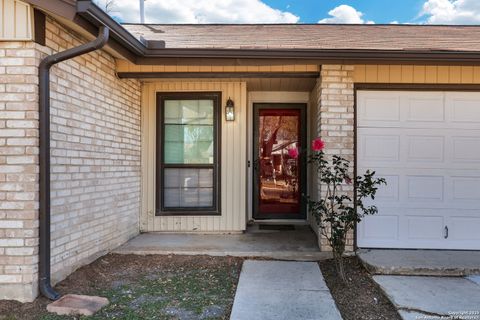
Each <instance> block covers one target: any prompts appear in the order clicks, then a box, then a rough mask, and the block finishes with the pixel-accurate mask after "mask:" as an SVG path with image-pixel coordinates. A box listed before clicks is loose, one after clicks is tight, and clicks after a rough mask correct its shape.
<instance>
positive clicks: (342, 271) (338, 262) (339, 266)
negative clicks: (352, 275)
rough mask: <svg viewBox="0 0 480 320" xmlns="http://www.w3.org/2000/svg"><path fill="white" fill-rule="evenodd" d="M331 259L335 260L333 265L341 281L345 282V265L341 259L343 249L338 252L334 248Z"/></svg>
mask: <svg viewBox="0 0 480 320" xmlns="http://www.w3.org/2000/svg"><path fill="white" fill-rule="evenodd" d="M333 259H334V260H335V266H336V269H337V273H338V275H339V276H340V278H341V279H342V281H343V283H345V284H347V276H346V275H345V265H344V261H343V251H342V252H338V251H337V250H334V252H333Z"/></svg>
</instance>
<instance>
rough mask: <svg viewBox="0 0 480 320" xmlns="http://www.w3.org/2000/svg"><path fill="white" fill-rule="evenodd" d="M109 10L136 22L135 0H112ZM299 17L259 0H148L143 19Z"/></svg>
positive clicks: (288, 19)
mask: <svg viewBox="0 0 480 320" xmlns="http://www.w3.org/2000/svg"><path fill="white" fill-rule="evenodd" d="M114 2H115V9H114V10H112V12H110V13H111V14H112V15H114V16H117V17H119V18H120V19H121V20H122V21H123V22H139V20H140V14H139V1H138V0H135V1H134V0H114ZM298 20H299V17H298V16H296V15H294V14H293V13H291V12H288V11H281V10H278V9H275V8H272V7H270V6H268V5H266V4H265V3H263V2H262V1H261V0H148V1H145V21H146V22H147V23H296V22H298Z"/></svg>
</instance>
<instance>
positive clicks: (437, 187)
mask: <svg viewBox="0 0 480 320" xmlns="http://www.w3.org/2000/svg"><path fill="white" fill-rule="evenodd" d="M406 180H407V181H406V182H407V183H406V188H407V190H406V194H407V199H406V201H409V202H418V201H421V202H425V201H443V199H444V180H443V176H435V175H421V176H406Z"/></svg>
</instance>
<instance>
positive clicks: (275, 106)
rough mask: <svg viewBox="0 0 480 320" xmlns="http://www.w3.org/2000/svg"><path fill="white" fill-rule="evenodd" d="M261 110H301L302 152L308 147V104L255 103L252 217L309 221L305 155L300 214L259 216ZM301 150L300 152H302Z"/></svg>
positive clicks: (303, 154) (301, 182)
mask: <svg viewBox="0 0 480 320" xmlns="http://www.w3.org/2000/svg"><path fill="white" fill-rule="evenodd" d="M261 109H299V110H300V143H301V147H302V150H305V149H306V147H307V116H306V110H307V104H306V103H253V136H252V139H253V143H252V146H253V152H252V160H253V170H252V192H253V195H252V200H253V201H252V206H253V207H252V217H253V219H255V220H265V219H268V220H273V219H275V220H277V219H281V220H284V219H292V220H302V219H303V220H305V219H307V203H306V201H305V200H304V199H302V197H303V194H305V193H306V191H307V161H306V157H305V153H302V152H301V153H300V166H301V168H302V170H301V173H300V188H301V190H300V213H299V214H262V215H261V216H260V217H259V216H258V207H259V200H258V194H259V191H260V190H259V184H258V177H257V174H258V168H257V167H256V164H255V163H256V161H255V160H256V158H257V155H258V134H259V114H260V110H261ZM302 150H300V151H302Z"/></svg>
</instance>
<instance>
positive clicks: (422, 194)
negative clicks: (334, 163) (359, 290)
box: [357, 91, 480, 249]
mask: <svg viewBox="0 0 480 320" xmlns="http://www.w3.org/2000/svg"><path fill="white" fill-rule="evenodd" d="M364 95H366V97H367V98H368V99H364V98H365V97H364ZM377 95H378V97H377ZM389 95H390V97H389ZM357 97H358V107H359V109H358V116H357V117H358V122H357V123H358V128H357V161H358V163H357V172H358V174H361V173H363V172H364V171H366V170H367V169H370V170H375V171H376V173H377V176H379V177H385V179H386V180H387V182H388V185H387V186H386V187H383V186H382V187H381V189H380V190H379V191H378V194H377V197H376V198H375V200H374V201H370V202H369V201H367V202H366V203H367V204H375V205H376V206H377V207H378V209H379V214H378V215H376V216H371V217H367V218H366V219H365V220H364V221H363V222H362V223H360V224H359V226H358V236H357V241H358V245H359V246H360V247H362V246H363V247H372V248H382V247H383V248H385V247H391V248H426V249H429V248H430V249H480V232H479V231H478V230H480V93H478V92H476V93H470V92H468V93H465V92H454V93H451V92H421V91H416V92H408V91H403V92H388V91H382V92H376V91H368V92H364V91H359V92H357ZM362 99H363V100H362ZM361 101H363V102H362V103H363V104H362V103H361ZM372 101H373V102H372ZM370 103H373V104H374V105H372V106H369V104H370ZM381 103H385V104H387V103H388V105H385V106H384V107H385V108H386V109H387V110H388V112H387V113H386V112H385V110H381ZM397 103H398V104H397ZM397 106H399V109H398V108H397ZM362 108H365V109H366V111H365V110H362ZM397 109H398V110H397ZM379 110H381V111H379ZM367 111H368V112H367ZM397 111H398V117H396V115H397V113H396V112H397ZM375 112H379V114H378V115H376V114H375ZM394 115H395V116H394ZM394 118H395V119H394ZM445 227H447V228H448V237H447V238H445V232H446V229H445Z"/></svg>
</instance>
